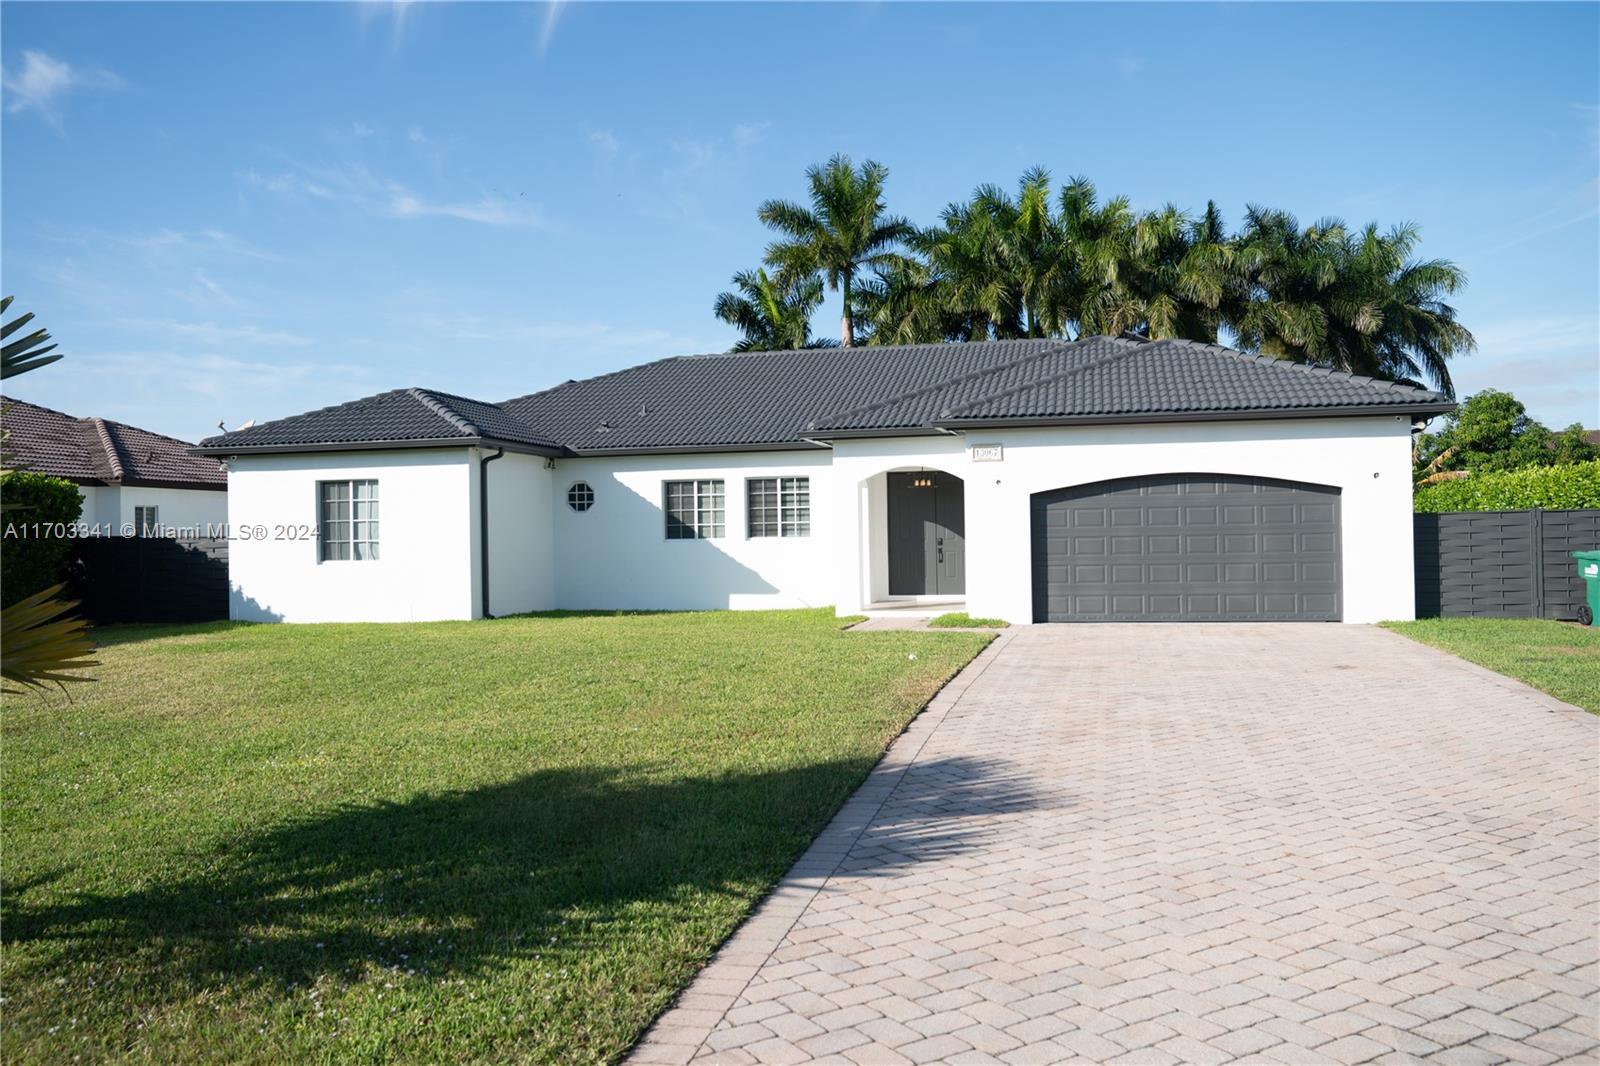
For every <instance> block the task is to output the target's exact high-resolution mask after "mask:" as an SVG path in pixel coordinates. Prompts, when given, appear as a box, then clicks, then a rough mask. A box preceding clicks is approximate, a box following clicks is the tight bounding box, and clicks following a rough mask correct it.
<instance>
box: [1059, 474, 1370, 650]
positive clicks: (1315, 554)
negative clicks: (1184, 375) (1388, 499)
mask: <svg viewBox="0 0 1600 1066" xmlns="http://www.w3.org/2000/svg"><path fill="white" fill-rule="evenodd" d="M1339 577H1340V575H1339V490H1338V489H1334V488H1327V487H1325V486H1320V485H1303V484H1300V483H1298V482H1292V481H1274V480H1271V479H1267V478H1249V477H1232V476H1225V475H1220V474H1163V475H1157V476H1152V477H1137V478H1123V479H1121V480H1118V481H1101V482H1097V483H1096V484H1093V485H1078V486H1075V487H1073V488H1070V489H1057V490H1055V491H1053V492H1041V493H1038V494H1036V495H1035V496H1034V497H1033V617H1034V620H1035V621H1038V622H1144V621H1151V622H1166V621H1195V622H1208V621H1267V620H1286V621H1287V620H1293V621H1337V620H1338V618H1339Z"/></svg>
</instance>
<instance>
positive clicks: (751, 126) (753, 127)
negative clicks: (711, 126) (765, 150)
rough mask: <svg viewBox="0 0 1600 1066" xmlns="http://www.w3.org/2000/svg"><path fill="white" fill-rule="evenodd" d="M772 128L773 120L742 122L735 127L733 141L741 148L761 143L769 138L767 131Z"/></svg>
mask: <svg viewBox="0 0 1600 1066" xmlns="http://www.w3.org/2000/svg"><path fill="white" fill-rule="evenodd" d="M771 128H772V123H771V122H741V123H740V124H739V125H737V126H735V127H733V143H734V144H735V145H737V146H738V147H740V148H749V147H750V146H751V145H753V144H760V143H761V142H762V141H764V140H766V139H767V131H768V130H770V129H771Z"/></svg>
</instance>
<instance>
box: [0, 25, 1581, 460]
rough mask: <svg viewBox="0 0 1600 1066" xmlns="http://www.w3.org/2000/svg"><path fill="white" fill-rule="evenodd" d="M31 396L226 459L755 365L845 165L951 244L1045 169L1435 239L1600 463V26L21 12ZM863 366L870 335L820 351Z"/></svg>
mask: <svg viewBox="0 0 1600 1066" xmlns="http://www.w3.org/2000/svg"><path fill="white" fill-rule="evenodd" d="M0 20H3V26H0V29H3V37H0V40H3V48H0V62H3V66H4V83H5V86H4V106H3V112H0V123H3V125H0V142H3V159H0V179H3V186H4V198H3V203H0V226H3V230H0V263H3V266H0V271H3V274H0V284H3V287H4V290H5V291H6V292H8V293H14V294H15V295H16V296H17V299H18V306H19V307H20V308H24V309H28V310H33V311H35V312H36V313H37V314H38V316H39V318H40V320H41V321H42V322H43V323H44V324H45V325H46V326H48V327H49V328H50V329H51V331H52V332H53V333H54V334H55V335H56V337H57V338H58V339H59V341H60V342H61V350H62V351H64V352H66V353H67V356H68V358H67V359H66V360H64V361H63V362H62V363H59V364H57V365H55V366H52V367H50V368H49V369H47V370H44V371H42V372H40V373H37V374H32V375H29V376H27V377H24V378H20V379H16V380H15V381H13V382H11V383H8V384H10V385H11V386H12V388H11V389H10V390H9V391H10V392H12V393H13V394H15V395H17V396H20V397H23V398H26V399H31V400H34V401H36V402H40V403H44V404H48V405H50V406H54V407H59V408H62V409H65V410H67V411H70V412H73V413H75V414H80V415H87V414H98V415H102V416H105V417H110V418H116V419H121V420H124V421H129V422H132V423H134V424H137V425H141V426H145V427H147V428H150V429H154V430H157V431H161V432H166V433H171V434H174V435H177V436H181V437H186V438H188V439H195V438H198V437H200V436H204V435H206V434H207V433H208V432H214V431H215V427H216V426H217V423H218V422H219V421H221V422H226V423H227V425H229V426H230V427H232V426H236V425H238V424H239V423H241V422H243V421H244V420H246V419H250V418H254V419H258V420H264V419H268V418H274V417H279V416H282V415H286V414H292V413H296V412H298V411H301V410H305V409H308V408H311V407H316V406H321V405H323V404H328V403H337V402H341V401H343V400H347V399H352V398H355V397H357V396H361V395H365V394H369V393H372V392H377V391H380V390H382V389H386V388H391V387H397V386H403V385H427V386H431V387H434V388H439V389H445V390H448V391H453V392H459V393H464V394H466V395H470V396H475V397H480V398H484V399H505V398H507V397H510V396H514V395H520V394H522V393H526V392H531V391H534V390H536V389H540V388H543V387H546V386H548V385H551V384H555V383H557V382H560V381H563V380H565V379H567V378H572V377H584V376H587V375H591V374H595V373H601V372H605V371H608V370H613V369H616V368H619V367H623V366H627V365H630V364H632V363H636V362H640V361H644V360H648V359H654V358H659V357H661V356H666V355H677V354H685V353H691V352H702V351H717V350H722V349H725V348H726V347H727V346H728V345H729V344H730V343H731V342H732V340H733V339H734V338H733V334H732V332H731V331H730V330H729V329H728V328H727V327H725V326H723V325H722V324H721V323H719V322H717V321H716V320H715V319H714V318H713V317H712V315H711V303H712V300H713V299H714V298H715V296H716V294H717V293H718V292H719V291H721V290H722V289H723V288H725V287H727V281H728V277H729V275H730V274H732V273H733V272H734V271H735V270H738V269H741V268H744V267H749V266H753V265H755V264H756V263H757V262H758V260H759V257H760V254H761V249H762V247H763V246H764V244H765V242H766V239H767V237H766V234H765V232H764V231H763V229H762V227H761V226H760V224H759V223H758V222H757V221H756V219H755V208H756V205H757V204H758V203H759V202H760V201H761V200H763V199H765V198H768V197H771V196H786V197H794V198H798V197H800V196H801V195H802V194H803V182H802V173H803V171H804V168H805V167H806V166H807V165H808V164H810V163H813V162H817V161H820V160H822V159H825V158H826V157H827V156H829V155H831V154H832V153H834V152H847V153H850V154H852V155H854V156H855V157H856V158H857V159H861V158H865V157H869V156H870V157H873V158H876V159H878V160H881V161H882V162H884V163H885V164H887V165H888V166H889V167H890V170H891V174H890V179H889V187H888V188H889V199H890V204H891V207H892V208H893V209H894V210H896V211H898V212H899V213H902V214H905V215H908V216H910V217H911V218H912V219H913V220H915V221H918V222H921V223H930V222H932V221H934V219H935V217H936V214H937V212H938V210H939V208H940V207H942V206H943V205H944V204H945V203H947V202H948V201H950V200H953V199H957V198H960V197H962V196H965V195H966V194H968V193H969V192H970V191H971V189H972V187H973V186H974V185H976V184H978V183H980V182H988V181H992V182H999V183H1003V184H1006V185H1012V184H1014V182H1015V180H1016V178H1017V176H1018V175H1019V174H1020V173H1021V172H1022V171H1023V170H1024V169H1025V168H1026V167H1028V166H1030V165H1033V164H1042V165H1044V166H1046V167H1048V168H1050V169H1051V171H1052V172H1053V173H1054V174H1055V175H1056V176H1057V177H1058V178H1062V179H1064V178H1066V177H1068V176H1069V175H1073V174H1084V175H1087V176H1089V177H1090V178H1091V179H1093V180H1094V181H1095V182H1096V183H1097V184H1098V185H1099V187H1100V188H1101V190H1102V191H1103V192H1104V193H1107V194H1112V193H1125V194H1127V195H1128V196H1130V197H1131V198H1132V199H1133V201H1134V202H1135V204H1136V205H1138V206H1148V207H1154V206H1158V205H1159V204H1161V203H1163V202H1165V201H1169V200H1170V201H1174V202H1176V203H1178V204H1179V205H1182V206H1186V207H1189V208H1191V209H1196V210H1198V209H1199V208H1201V207H1203V206H1204V203H1205V201H1206V199H1207V198H1214V199H1215V200H1216V201H1217V202H1218V203H1219V205H1221V207H1222V208H1223V210H1224V212H1225V214H1226V216H1227V218H1228V219H1229V221H1230V224H1231V223H1233V222H1236V221H1237V220H1238V218H1239V216H1240V214H1241V213H1242V211H1243V208H1244V205H1245V204H1246V203H1262V204H1268V205H1273V206H1279V207H1283V208H1286V209H1289V210H1292V211H1294V212H1295V213H1296V214H1298V215H1299V216H1300V218H1301V220H1302V221H1303V222H1309V221H1311V220H1313V219H1315V218H1318V217H1321V216H1324V215H1339V216H1343V217H1344V218H1346V219H1348V220H1349V221H1350V222H1352V223H1364V222H1366V221H1369V220H1377V221H1379V222H1381V223H1383V224H1385V225H1388V224H1391V223H1395V222H1399V221H1403V220H1411V221H1414V222H1416V223H1418V224H1419V225H1420V226H1421V227H1422V231H1423V246H1422V249H1421V251H1422V254H1424V255H1427V256H1441V257H1446V258H1450V259H1454V260H1455V261H1456V262H1458V263H1459V264H1461V265H1462V266H1463V267H1464V268H1465V269H1466V270H1467V272H1468V274H1469V276H1470V279H1471V283H1470V285H1469V287H1468V289H1467V291H1466V292H1465V293H1464V294H1462V295H1461V296H1460V297H1459V299H1458V300H1457V304H1458V307H1459V309H1460V313H1461V318H1462V320H1463V321H1464V322H1465V323H1466V325H1467V326H1468V328H1470V329H1471V330H1473V331H1474V333H1476V334H1477V336H1478V338H1479V341H1480V342H1481V350H1480V352H1479V353H1478V354H1477V355H1475V356H1472V357H1470V358H1467V359H1464V360H1462V361H1460V363H1459V364H1458V366H1457V369H1456V379H1457V382H1458V386H1459V388H1460V391H1461V392H1462V394H1463V395H1465V394H1467V393H1470V392H1472V391H1475V390H1476V389H1479V388H1483V387H1486V386H1495V387H1499V388H1506V389H1510V390H1511V391H1513V392H1514V393H1516V394H1517V395H1518V396H1519V397H1521V398H1522V399H1523V400H1524V401H1525V402H1527V404H1528V405H1529V407H1530V409H1531V410H1532V412H1533V414H1534V415H1535V416H1537V417H1539V418H1540V419H1542V420H1544V421H1546V422H1549V423H1551V424H1554V425H1565V424H1567V423H1570V422H1572V421H1576V420H1582V421H1584V422H1586V423H1588V424H1589V425H1597V424H1600V396H1597V394H1600V356H1597V352H1600V213H1597V204H1600V132H1597V131H1600V99H1597V86H1600V46H1597V43H1596V42H1597V41H1600V7H1597V6H1596V5H1593V4H1563V5H1548V6H1541V5H1520V4H1519V5H1508V6H1497V5H1489V4H1471V5H1464V6H1451V5H1443V4H1440V5H1422V6H1402V5H1378V4H1352V5H1345V6H1319V5H1293V6H1267V5H1257V4H1227V5H1220V6H1211V5H1200V4H1195V5H1182V6H1132V5H1129V6H1097V5H1065V6H1046V5H1043V4H1029V5H1017V6H1000V5H990V6H981V7H980V6H966V5H957V4H941V5H913V4H896V3H880V4H871V5H859V6H835V5H823V4H814V5H792V6H791V5H754V4H732V3H729V4H707V5H687V4H656V5H644V6H635V5H628V4H566V5H557V6H550V5H513V4H463V5H450V6H446V5H425V4H408V5H391V4H361V5H356V4H350V5H345V4H299V5H279V4H267V3H260V4H203V3H192V4H157V5H144V4H132V3H130V4H111V5H97V4H39V3H6V4H5V5H4V7H3V9H0ZM816 324H817V327H818V329H819V332H821V333H824V334H825V335H830V336H835V335H837V332H838V326H837V305H836V304H830V305H829V306H828V307H826V308H825V309H824V310H823V311H822V312H821V313H820V314H819V316H818V321H817V323H816Z"/></svg>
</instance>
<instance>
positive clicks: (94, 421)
mask: <svg viewBox="0 0 1600 1066" xmlns="http://www.w3.org/2000/svg"><path fill="white" fill-rule="evenodd" d="M88 422H89V424H90V425H91V426H92V427H93V428H94V432H95V436H96V438H98V439H99V441H100V447H101V449H102V450H103V451H104V452H105V456H106V464H107V465H108V466H109V467H110V468H111V480H112V481H121V480H122V478H123V466H122V451H121V449H120V448H119V447H118V445H117V442H116V440H114V439H113V438H112V436H111V431H110V430H109V429H107V428H106V420H105V419H103V418H101V417H99V416H98V415H91V416H89V418H88Z"/></svg>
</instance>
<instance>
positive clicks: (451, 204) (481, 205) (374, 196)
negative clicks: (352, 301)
mask: <svg viewBox="0 0 1600 1066" xmlns="http://www.w3.org/2000/svg"><path fill="white" fill-rule="evenodd" d="M239 178H240V180H242V181H244V182H245V183H246V184H247V185H251V186H253V187H255V188H259V189H262V190H265V191H266V192H270V193H273V194H276V195H279V196H283V197H286V198H290V199H297V198H307V197H309V198H312V199H316V200H327V201H334V202H339V203H346V204H350V205H352V206H354V207H358V208H360V209H361V210H363V211H366V212H367V213H368V214H372V215H376V216H379V217H382V218H398V219H414V218H453V219H458V220H460V221H463V222H476V223H479V224H481V225H486V226H528V227H534V228H542V227H544V226H546V225H547V221H546V219H545V217H544V214H543V212H542V211H541V210H540V208H539V207H538V205H536V204H532V203H526V202H525V197H523V196H522V195H520V194H519V196H518V197H517V199H516V200H512V199H509V198H506V197H502V196H497V195H494V194H492V193H484V194H481V195H479V196H478V197H476V198H474V199H454V198H452V199H433V198H430V197H427V196H425V195H423V194H421V193H418V192H416V191H414V190H413V189H411V188H410V187H409V186H407V185H405V184H404V183H402V182H399V181H395V180H392V179H390V178H385V177H382V176H381V175H377V174H374V173H372V172H371V171H369V170H368V169H367V168H366V167H364V166H361V165H359V164H351V165H347V166H343V167H307V166H299V165H296V166H295V167H294V168H293V169H291V170H287V171H283V172H281V173H278V174H271V175H266V174H261V173H259V172H257V171H253V170H249V171H244V172H242V173H240V175H239Z"/></svg>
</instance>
